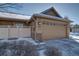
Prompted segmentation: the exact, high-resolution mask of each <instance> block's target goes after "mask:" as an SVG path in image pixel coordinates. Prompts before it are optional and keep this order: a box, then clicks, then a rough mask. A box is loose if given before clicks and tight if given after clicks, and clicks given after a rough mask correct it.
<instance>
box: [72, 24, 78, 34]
mask: <svg viewBox="0 0 79 59" xmlns="http://www.w3.org/2000/svg"><path fill="white" fill-rule="evenodd" d="M71 32H73V33H79V25H78V24H74V25H71Z"/></svg>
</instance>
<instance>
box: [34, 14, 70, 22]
mask: <svg viewBox="0 0 79 59" xmlns="http://www.w3.org/2000/svg"><path fill="white" fill-rule="evenodd" d="M33 16H37V17H45V18H50V19H57V20H61V21H67V22H70V20H68V19H65V18H59V17H56V16H51V15H46V14H42V13H40V14H34V15H33Z"/></svg>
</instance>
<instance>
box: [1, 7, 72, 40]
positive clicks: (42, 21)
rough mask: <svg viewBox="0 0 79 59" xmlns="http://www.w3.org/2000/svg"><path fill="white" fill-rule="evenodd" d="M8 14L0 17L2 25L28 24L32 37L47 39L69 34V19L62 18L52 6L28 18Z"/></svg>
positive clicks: (64, 36)
mask: <svg viewBox="0 0 79 59" xmlns="http://www.w3.org/2000/svg"><path fill="white" fill-rule="evenodd" d="M1 15H2V14H1ZM1 15H0V16H1ZM8 16H10V17H8V18H6V17H5V20H4V21H3V19H4V17H3V18H1V17H2V16H1V17H0V18H1V19H0V21H2V24H3V23H4V25H6V24H8V25H11V26H17V25H19V26H29V27H30V30H29V31H30V32H29V33H31V35H30V37H32V38H33V39H37V40H48V39H57V38H67V37H68V36H69V32H70V22H71V21H70V20H69V19H68V18H62V17H61V16H60V15H59V14H58V13H57V11H56V10H55V9H54V8H53V7H51V8H49V9H47V10H45V11H43V12H41V13H39V14H34V15H33V16H32V17H31V18H29V19H27V17H26V16H23V15H15V17H14V16H13V15H8ZM13 17H14V18H13ZM25 34H28V32H27V31H25Z"/></svg>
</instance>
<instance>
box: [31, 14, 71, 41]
mask: <svg viewBox="0 0 79 59" xmlns="http://www.w3.org/2000/svg"><path fill="white" fill-rule="evenodd" d="M32 20H33V23H34V25H33V24H32V26H33V27H34V28H35V29H34V31H32V32H33V36H34V35H35V36H34V39H38V40H49V39H59V38H68V36H69V24H70V21H69V20H66V19H64V18H57V17H52V16H50V17H48V15H44V14H35V15H34V16H33V19H32ZM32 29H33V28H32Z"/></svg>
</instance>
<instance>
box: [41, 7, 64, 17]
mask: <svg viewBox="0 0 79 59" xmlns="http://www.w3.org/2000/svg"><path fill="white" fill-rule="evenodd" d="M50 11H52V12H53V13H55V14H56V16H57V17H60V18H62V17H61V16H60V15H59V13H58V12H57V11H56V9H55V8H54V7H51V8H49V9H47V10H45V11H43V12H41V13H42V14H47V13H49V12H50ZM49 15H50V14H49Z"/></svg>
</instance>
